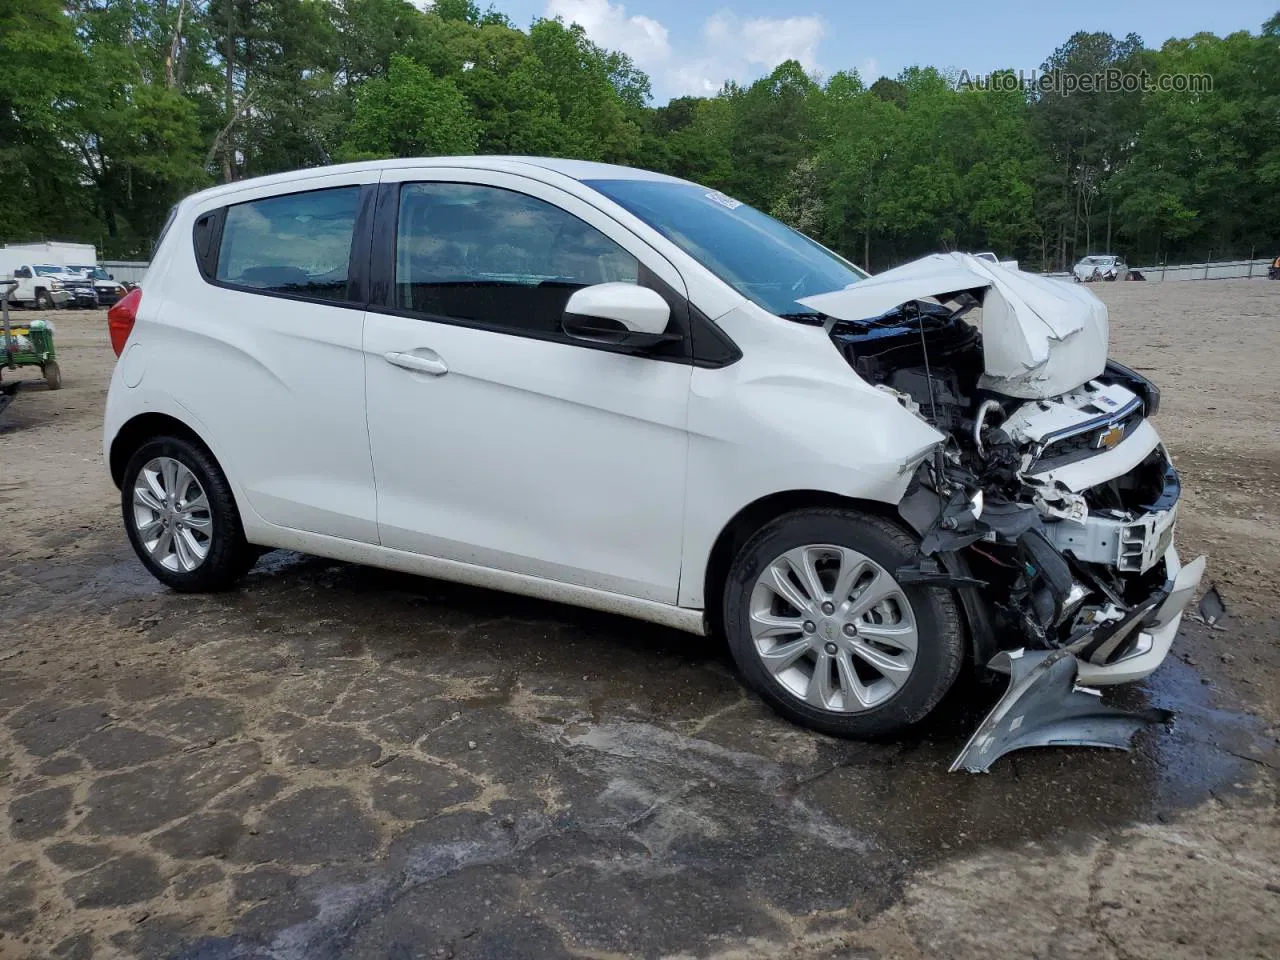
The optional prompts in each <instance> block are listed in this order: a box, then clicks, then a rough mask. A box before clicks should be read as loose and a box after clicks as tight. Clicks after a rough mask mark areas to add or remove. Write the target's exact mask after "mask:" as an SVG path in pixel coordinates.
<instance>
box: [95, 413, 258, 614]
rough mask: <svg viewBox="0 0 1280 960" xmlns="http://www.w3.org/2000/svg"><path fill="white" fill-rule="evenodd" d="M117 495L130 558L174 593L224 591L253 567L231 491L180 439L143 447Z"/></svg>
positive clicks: (203, 453)
mask: <svg viewBox="0 0 1280 960" xmlns="http://www.w3.org/2000/svg"><path fill="white" fill-rule="evenodd" d="M120 494H121V508H122V511H123V513H124V525H125V530H127V531H128V534H129V542H130V543H132V544H133V549H134V552H135V553H137V555H138V558H139V559H140V560H141V561H142V563H143V565H144V566H146V568H147V569H148V570H150V571H151V573H152V575H153V576H155V578H156V579H157V580H159V581H161V582H162V583H165V584H167V585H168V586H170V587H172V588H173V589H175V590H181V591H183V592H188V593H203V592H208V591H213V590H225V589H226V588H228V587H230V586H232V585H233V584H234V583H235V582H236V581H237V580H239V579H240V578H241V577H242V576H243V575H244V574H245V573H246V572H248V570H249V568H250V567H251V566H252V565H253V563H254V561H255V560H256V559H257V554H256V552H255V551H254V550H253V548H252V547H251V546H250V545H249V544H248V543H247V542H246V541H245V538H244V530H243V528H242V527H241V525H240V513H239V511H238V510H237V509H236V504H235V499H234V498H233V497H232V494H231V485H230V484H229V483H228V482H227V478H226V477H225V476H224V475H223V473H222V470H221V468H219V466H218V464H217V462H216V461H215V460H214V459H213V457H212V455H211V454H210V453H209V452H208V451H207V450H205V449H204V448H203V447H200V446H197V445H196V444H193V443H191V442H190V441H188V440H184V439H182V438H180V437H157V438H156V439H154V440H150V441H148V442H147V443H145V444H143V445H142V447H140V448H139V449H138V451H137V452H136V453H135V454H134V455H133V457H132V458H131V459H130V460H129V464H128V466H127V467H126V468H125V471H124V478H123V481H122V483H121V486H120Z"/></svg>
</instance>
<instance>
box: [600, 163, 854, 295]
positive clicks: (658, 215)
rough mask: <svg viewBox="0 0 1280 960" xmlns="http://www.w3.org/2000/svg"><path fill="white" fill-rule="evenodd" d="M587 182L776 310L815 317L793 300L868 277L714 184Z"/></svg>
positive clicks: (718, 275) (739, 290) (709, 268)
mask: <svg viewBox="0 0 1280 960" xmlns="http://www.w3.org/2000/svg"><path fill="white" fill-rule="evenodd" d="M587 185H588V186H590V187H592V188H594V189H596V190H598V191H600V192H601V193H603V194H604V195H605V196H606V197H608V198H609V199H611V200H613V201H615V202H617V203H618V204H620V205H622V206H623V207H625V208H626V209H627V210H629V211H630V212H631V213H633V214H635V215H636V216H637V217H639V218H640V219H641V220H643V221H644V222H645V223H647V224H648V225H649V226H651V227H653V228H654V229H655V230H657V231H658V232H659V233H661V234H662V235H663V236H664V237H666V238H667V239H668V240H670V241H671V242H672V243H674V244H675V245H676V246H678V247H679V248H680V249H681V250H683V251H684V252H685V253H687V254H689V256H691V257H693V258H694V259H695V260H697V261H698V262H699V263H701V264H702V265H703V266H704V267H706V268H707V269H708V270H710V271H711V272H712V273H714V274H715V275H716V276H717V277H719V278H720V279H721V280H723V281H724V282H725V283H727V284H729V286H731V287H733V288H734V289H735V290H737V291H738V292H739V293H741V294H742V295H743V296H745V297H749V298H750V299H752V300H754V301H755V302H756V303H758V304H759V305H760V306H762V307H764V308H765V309H766V310H768V311H769V312H770V313H775V314H777V315H778V316H781V317H792V318H795V317H800V316H817V315H818V314H817V312H816V311H815V310H812V309H810V308H809V307H805V306H803V305H801V304H799V303H797V302H796V301H797V300H799V299H800V298H802V297H810V296H813V295H814V294H816V293H829V292H831V291H832V290H840V289H843V288H844V287H847V286H849V285H850V284H851V283H857V282H858V281H859V280H862V279H864V278H865V277H866V276H867V275H866V274H865V273H863V272H862V271H861V270H859V269H858V268H857V267H855V266H854V265H853V264H851V263H849V262H848V261H846V260H843V259H841V258H840V257H838V256H836V255H835V254H834V253H832V252H831V251H830V250H827V249H826V248H825V247H823V246H821V245H820V244H817V243H815V242H814V241H812V240H810V239H809V238H808V237H806V236H804V235H803V234H801V233H797V232H796V231H795V230H792V229H791V228H790V227H788V226H786V225H785V224H783V223H780V222H779V221H777V220H775V219H773V217H770V216H766V215H765V214H763V213H761V212H760V211H759V210H756V209H754V208H753V207H749V206H747V205H746V204H745V203H741V202H740V201H738V200H734V199H733V198H732V197H727V196H725V195H724V194H723V193H720V192H719V191H716V190H708V189H707V188H706V187H700V186H697V185H696V184H692V183H673V182H671V181H663V180H590V181H587Z"/></svg>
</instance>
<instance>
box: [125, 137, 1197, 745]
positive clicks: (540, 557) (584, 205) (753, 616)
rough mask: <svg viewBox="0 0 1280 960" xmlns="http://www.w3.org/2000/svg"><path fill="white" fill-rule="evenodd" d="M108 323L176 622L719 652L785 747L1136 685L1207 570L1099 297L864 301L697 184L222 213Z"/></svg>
mask: <svg viewBox="0 0 1280 960" xmlns="http://www.w3.org/2000/svg"><path fill="white" fill-rule="evenodd" d="M979 306H980V307H981V316H982V321H981V328H982V329H981V330H979V328H978V327H977V326H975V325H974V324H971V323H970V322H969V321H968V320H967V319H965V318H964V317H965V314H966V313H967V312H968V311H969V310H971V309H973V308H975V307H979ZM976 315H977V314H975V316H976ZM109 323H110V327H111V334H112V339H113V343H114V346H115V348H116V351H117V353H118V354H119V355H120V359H119V362H118V363H117V366H116V369H115V373H114V376H113V378H112V382H111V389H110V394H109V396H108V400H107V409H106V426H105V453H106V457H107V461H108V463H109V465H110V470H111V475H112V477H113V479H114V480H115V482H116V483H117V484H118V485H119V487H120V490H121V494H122V505H123V513H124V522H125V527H126V529H127V531H128V536H129V539H130V541H131V542H132V544H133V547H134V549H135V550H136V551H137V554H138V556H139V557H140V558H141V560H142V562H143V563H144V564H145V565H146V566H147V568H148V569H149V570H150V571H151V572H152V573H153V574H154V575H155V576H156V577H158V578H159V579H160V580H162V581H163V582H164V583H166V584H168V585H170V586H171V587H173V588H174V589H177V590H190V591H194V590H213V589H218V588H225V587H227V586H229V585H230V584H232V583H233V582H235V581H236V580H237V578H239V577H240V576H241V575H242V574H244V572H245V571H246V570H247V569H248V568H249V567H250V565H251V564H252V563H253V562H254V559H255V558H256V557H257V556H258V554H259V553H260V551H261V549H263V548H286V549H291V550H299V551H304V552H307V553H312V554H318V555H322V556H326V557H332V558H335V559H339V560H346V561H353V562H358V563H366V564H371V565H374V566H380V567H387V568H393V569H397V570H403V571H410V572H413V573H419V574H424V575H428V576H433V577H439V578H442V579H447V580H457V581H463V582H466V583H472V584H478V585H481V586H486V587H492V588H495V589H501V590H508V591H513V592H517V593H523V594H529V595H532V596H538V597H545V598H548V599H552V600H558V601H563V602H565V603H571V604H579V605H582V606H586V607H594V608H597V609H601V610H610V611H614V612H617V613H620V614H625V615H628V616H632V617H638V618H641V619H645V620H650V621H654V622H656V623H661V624H666V625H669V626H672V627H676V628H679V629H682V630H687V631H691V632H694V633H702V632H705V631H716V632H721V633H723V634H724V635H725V636H726V637H727V639H728V643H729V645H730V647H731V649H732V653H733V656H734V658H735V660H736V662H737V664H738V666H739V668H740V669H741V671H742V674H743V676H744V677H745V679H746V680H747V682H748V683H749V684H750V685H751V686H752V687H754V688H755V689H756V690H757V691H759V693H760V694H761V695H762V696H763V697H764V698H765V699H766V700H767V701H768V702H769V703H770V704H772V705H773V706H774V707H775V708H777V709H778V710H780V711H781V712H783V713H784V714H786V715H788V716H789V717H791V718H793V719H795V720H797V721H799V722H802V723H804V724H807V725H809V726H812V727H815V728H818V729H821V730H826V731H830V732H835V733H841V734H853V735H863V734H876V733H883V732H886V731H889V730H892V729H896V728H900V727H902V726H904V725H906V724H909V723H912V722H914V721H917V720H919V719H920V718H922V717H923V716H925V715H926V714H927V713H928V712H929V711H930V710H931V709H932V708H933V707H934V706H935V705H936V704H937V703H938V701H939V700H940V699H941V697H942V696H943V694H944V693H945V692H946V691H947V689H948V688H949V687H950V686H951V685H952V682H953V681H954V680H955V679H956V676H957V674H958V672H959V671H960V669H961V666H962V663H964V662H965V661H966V660H967V661H969V662H971V663H972V664H974V666H975V668H977V669H979V670H981V669H985V668H986V666H987V664H988V663H989V662H991V661H992V660H993V658H996V659H999V658H998V657H997V655H998V654H1000V653H1001V652H1002V651H1010V650H1016V649H1018V648H1024V649H1026V650H1029V651H1040V652H1045V653H1046V658H1047V659H1048V660H1050V661H1052V662H1054V663H1058V662H1061V661H1062V660H1063V658H1064V654H1063V651H1067V652H1069V654H1070V658H1069V659H1070V660H1071V661H1072V662H1073V663H1074V664H1075V667H1076V670H1077V671H1078V674H1079V679H1080V681H1081V682H1086V683H1091V684H1102V683H1107V682H1119V681H1124V680H1132V679H1136V678H1138V677H1142V676H1145V675H1146V674H1148V673H1150V672H1151V671H1152V670H1154V669H1155V668H1156V666H1157V665H1158V664H1159V663H1160V661H1161V660H1162V659H1163V658H1164V656H1165V654H1166V652H1167V651H1168V649H1169V644H1170V642H1171V640H1172V638H1173V634H1174V632H1175V631H1176V629H1177V626H1178V621H1179V618H1180V616H1181V611H1182V608H1183V606H1184V605H1185V604H1186V603H1187V601H1188V599H1189V598H1190V596H1191V594H1192V592H1193V591H1194V589H1195V587H1196V584H1197V583H1198V581H1199V578H1200V575H1201V572H1202V570H1203V561H1200V560H1198V561H1197V562H1196V563H1195V564H1188V565H1187V566H1186V567H1185V568H1184V567H1183V566H1182V565H1181V564H1180V563H1179V561H1178V556H1177V554H1176V552H1175V551H1174V549H1173V545H1172V543H1171V539H1172V533H1173V523H1174V518H1175V516H1176V511H1177V501H1178V478H1177V474H1176V473H1175V472H1174V471H1173V468H1172V466H1171V463H1170V460H1169V458H1168V456H1167V454H1166V453H1165V451H1164V448H1163V446H1162V445H1161V444H1160V442H1159V439H1158V437H1157V435H1156V433H1155V430H1154V429H1153V428H1152V426H1151V424H1150V420H1149V418H1150V417H1151V416H1152V415H1153V414H1155V412H1156V407H1157V405H1158V401H1159V392H1158V391H1157V390H1156V389H1155V388H1154V387H1153V386H1152V385H1151V384H1150V383H1149V382H1147V381H1146V380H1145V379H1143V378H1142V377H1140V376H1138V375H1137V374H1134V373H1133V372H1132V371H1130V370H1128V369H1126V368H1124V367H1122V366H1120V365H1118V364H1115V363H1112V362H1109V361H1108V360H1107V356H1106V350H1107V318H1106V311H1105V308H1103V307H1102V305H1101V303H1100V302H1099V301H1098V300H1097V299H1096V298H1095V297H1094V296H1093V295H1092V294H1091V293H1089V292H1088V291H1086V290H1084V289H1083V288H1081V287H1076V286H1073V285H1071V284H1069V283H1062V282H1060V281H1056V280H1048V279H1043V278H1040V277H1034V276H1031V275H1028V274H1025V273H1021V272H1018V271H1016V270H1010V269H1007V268H1005V267H1002V266H1000V265H998V264H991V263H987V262H985V261H981V260H977V259H975V258H972V257H967V256H964V255H960V254H955V255H947V256H937V257H930V258H926V259H925V260H922V261H917V262H915V263H912V264H908V265H907V266H905V267H901V268H898V269H896V270H892V271H889V272H887V273H885V274H881V275H879V276H876V277H872V278H869V277H868V276H867V275H866V274H864V273H863V272H862V271H860V270H858V269H857V268H856V267H854V266H853V265H851V264H850V263H848V262H846V261H845V260H843V259H842V258H841V257H839V256H837V255H836V254H834V253H832V252H830V251H829V250H827V249H825V248H824V247H822V246H820V245H819V244H817V243H815V242H813V241H811V240H809V239H807V238H805V237H804V236H802V235H800V234H798V233H796V232H794V231H793V230H791V229H789V228H788V227H786V226H784V225H782V224H781V223H778V222H777V221H775V220H773V219H771V218H770V217H767V216H765V215H764V214H761V213H759V212H758V211H756V210H754V209H752V208H751V207H749V206H746V205H744V204H742V203H740V202H738V201H736V200H734V199H732V198H731V197H728V196H725V195H724V194H722V193H719V192H716V191H713V190H708V189H707V188H705V187H700V186H697V185H695V184H692V183H688V182H685V181H681V180H677V179H674V178H671V177H666V176H661V175H657V174H652V173H646V172H643V171H638V170H632V169H626V168H620V167H612V166H606V165H602V164H594V163H585V162H576V161H568V160H544V159H536V158H517V157H512V158H497V157H465V158H433V159H424V160H395V161H385V162H377V163H363V164H356V165H350V166H340V167H329V168H321V169H315V170H305V171H299V172H295V173H289V174H283V175H279V176H272V177H265V178H262V179H258V180H249V181H245V182H241V183H234V184H229V185H226V186H222V187H217V188H214V189H212V190H206V191H204V192H202V193H198V194H196V195H194V196H191V197H188V198H187V199H186V200H184V201H182V202H181V203H180V204H179V205H178V206H177V207H176V208H175V210H174V212H173V214H172V216H171V217H170V221H169V223H168V225H167V227H166V229H165V232H164V234H163V236H162V238H161V240H160V242H159V244H158V247H157V250H156V253H155V257H154V260H153V262H152V264H151V267H150V269H149V271H148V273H147V276H146V278H145V280H144V281H143V283H142V285H141V289H140V291H135V292H134V293H132V294H131V295H130V296H129V297H127V298H126V299H125V300H124V301H122V302H121V303H120V304H119V305H117V306H116V307H115V308H113V310H112V312H111V316H110V321H109ZM1050 652H1051V653H1052V656H1049V653H1050ZM1006 659H1007V658H1006Z"/></svg>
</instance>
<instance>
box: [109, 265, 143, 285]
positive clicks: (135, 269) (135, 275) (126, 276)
mask: <svg viewBox="0 0 1280 960" xmlns="http://www.w3.org/2000/svg"><path fill="white" fill-rule="evenodd" d="M148 266H150V264H148V263H147V262H146V261H145V260H103V261H102V269H104V270H106V271H107V273H109V274H111V275H112V276H113V277H115V278H116V279H117V280H128V281H130V282H132V283H140V282H141V281H142V275H143V274H144V273H146V272H147V267H148Z"/></svg>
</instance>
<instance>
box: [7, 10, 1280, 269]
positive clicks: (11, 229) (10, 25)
mask: <svg viewBox="0 0 1280 960" xmlns="http://www.w3.org/2000/svg"><path fill="white" fill-rule="evenodd" d="M0 64H3V65H4V69H3V70H0V191H3V196H4V202H3V203H0V240H3V241H9V240H26V239H38V238H41V237H46V238H54V237H59V238H66V239H84V240H92V241H94V242H95V243H97V244H98V245H99V248H100V249H101V250H102V251H103V253H104V254H106V255H112V256H138V255H141V256H145V255H146V254H147V251H148V249H149V247H150V242H151V239H152V237H154V235H155V234H156V232H157V231H158V230H159V228H160V226H161V224H162V223H163V221H164V217H165V215H166V212H167V210H168V208H169V207H170V205H171V204H173V203H174V202H175V201H176V200H178V199H179V198H180V197H182V196H183V195H185V194H186V193H189V192H191V191H192V190H196V189H199V188H200V187H202V186H205V185H207V184H210V183H214V182H219V181H227V180H236V179H240V178H243V177H249V176H256V175H259V174H265V173H271V172H275V171H278V170H287V169H293V168H297V167H306V166H316V165H321V164H326V163H330V162H333V161H335V160H339V159H354V158H361V157H384V156H411V155H418V154H453V153H470V152H482V153H514V154H542V155H552V156H567V157H579V158H584V159H591V160H604V161H611V162H619V163H629V164H634V165H637V166H642V167H646V168H651V169H655V170H660V171H664V172H667V173H671V174H674V175H676V176H679V177H684V178H686V179H690V180H695V181H698V182H700V183H704V184H706V185H708V186H710V187H714V188H716V189H720V190H724V191H725V192H727V193H730V194H732V195H734V196H736V197H738V198H739V199H742V200H744V201H747V202H749V203H751V204H753V205H755V206H757V207H759V208H760V209H763V210H768V211H771V212H772V213H773V214H774V215H775V216H778V217H780V218H781V219H783V220H785V221H786V222H788V223H791V224H793V225H795V226H797V227H798V228H799V229H801V230H802V231H804V232H806V233H808V234H810V235H812V236H814V237H815V238H817V239H819V240H821V241H822V242H824V243H826V244H828V245H830V246H832V247H833V248H835V249H837V250H839V251H841V252H842V253H844V254H845V255H846V256H848V257H850V259H855V260H858V261H859V262H862V263H864V264H866V265H867V266H868V267H870V268H874V269H880V268H883V267H885V266H888V265H890V264H892V263H895V262H900V261H902V260H904V259H907V258H909V257H913V256H919V255H921V254H923V253H927V252H930V251H934V250H938V249H968V250H975V249H992V250H995V251H996V252H998V253H999V254H1001V255H1002V256H1016V257H1018V258H1019V259H1020V260H1022V261H1023V262H1024V263H1026V264H1029V265H1032V266H1035V265H1042V266H1045V267H1056V268H1062V267H1064V266H1067V265H1069V264H1070V263H1071V262H1072V261H1074V259H1076V258H1077V257H1079V256H1081V255H1083V254H1085V253H1090V252H1102V251H1104V250H1106V249H1111V250H1115V251H1118V252H1123V253H1125V254H1126V255H1127V256H1128V257H1129V259H1130V262H1140V261H1143V260H1149V259H1151V258H1154V257H1156V256H1162V257H1163V256H1168V257H1170V258H1171V259H1173V260H1177V259H1178V258H1180V257H1194V258H1200V257H1203V256H1205V255H1206V254H1208V253H1209V251H1213V252H1214V254H1215V255H1223V256H1228V255H1233V254H1234V255H1247V254H1248V252H1249V251H1250V250H1251V249H1253V248H1255V247H1256V248H1257V250H1258V252H1259V255H1262V254H1263V253H1264V252H1265V253H1267V254H1270V253H1272V252H1273V251H1280V124H1277V122H1276V118H1277V117H1278V116H1280V13H1278V14H1277V15H1276V16H1275V17H1272V18H1271V19H1270V20H1268V21H1267V23H1266V24H1262V25H1260V29H1259V32H1258V33H1256V34H1252V33H1237V34H1233V35H1231V36H1228V37H1216V36H1212V35H1208V34H1200V35H1197V36H1194V37H1190V38H1185V39H1174V40H1170V41H1168V42H1167V43H1165V45H1164V46H1163V47H1161V48H1160V49H1159V50H1151V49H1147V48H1146V47H1144V46H1143V44H1142V41H1141V40H1140V39H1139V38H1138V37H1136V36H1128V37H1123V38H1116V37H1112V36H1110V35H1108V34H1105V33H1077V34H1075V35H1073V36H1071V37H1070V38H1068V39H1067V41H1066V42H1065V43H1064V44H1063V45H1062V46H1061V47H1059V48H1058V49H1057V50H1055V51H1054V52H1053V53H1052V54H1051V55H1050V56H1049V58H1048V59H1047V60H1046V61H1045V63H1044V65H1043V68H1042V69H1043V70H1044V71H1045V72H1046V73H1048V74H1051V75H1055V74H1062V75H1067V74H1072V75H1080V74H1091V73H1097V72H1102V71H1106V70H1108V69H1115V70H1120V71H1127V72H1137V71H1146V72H1147V74H1148V76H1151V77H1158V76H1161V75H1171V74H1190V73H1195V74H1209V75H1211V76H1212V78H1213V88H1212V91H1211V92H1175V91H1159V90H1148V91H1146V92H1143V91H1138V90H1133V91H1128V92H1098V91H1089V92H1085V91H1080V90H1077V91H1074V92H1071V93H1067V92H1062V91H1048V90H1039V89H1021V88H1019V87H1018V86H1017V85H1016V84H1003V83H998V82H997V83H985V84H979V85H977V86H976V87H975V88H973V89H957V85H956V83H955V81H954V79H953V78H952V77H950V76H946V75H944V74H942V73H939V72H938V71H937V70H934V69H932V68H927V67H912V68H910V69H908V70H904V71H903V72H902V73H900V74H899V75H898V76H896V77H881V78H879V79H877V80H876V81H875V82H874V83H873V84H871V85H870V86H868V85H867V84H866V83H864V81H863V80H862V78H860V77H859V76H858V74H857V73H856V72H854V71H847V72H840V73H836V74H834V75H833V76H831V77H830V78H829V79H827V80H826V81H825V82H821V83H820V82H819V81H818V80H817V79H816V78H814V77H810V76H808V75H806V74H805V72H804V70H803V69H802V68H801V66H800V65H799V64H798V63H796V62H794V61H789V62H786V63H783V64H781V65H779V66H778V67H777V68H776V69H774V70H773V71H772V72H771V73H770V74H769V75H768V76H765V77H762V78H760V79H759V80H757V81H755V82H754V83H751V84H749V85H739V84H736V83H733V82H728V83H726V84H725V86H724V88H723V89H722V90H721V91H720V93H719V94H718V95H716V96H713V97H680V98H678V99H675V100H672V101H671V102H670V103H667V104H664V105H653V104H652V103H651V100H652V93H651V87H650V82H649V78H648V77H647V76H646V75H645V74H644V73H643V72H642V71H641V70H639V69H637V68H636V66H635V64H634V63H633V62H632V61H631V60H630V58H628V57H627V56H626V55H625V54H622V53H620V52H618V51H611V50H605V49H602V48H601V47H599V46H597V45H596V44H594V43H593V42H591V40H590V39H588V37H587V36H586V34H585V33H584V31H583V30H582V28H581V27H578V26H576V25H567V24H565V23H563V22H561V21H559V20H545V19H544V20H537V21H535V22H534V23H533V24H532V25H531V26H530V27H529V28H528V29H527V30H522V29H517V28H516V27H515V26H514V25H513V24H512V22H511V20H510V19H509V18H508V17H507V16H506V15H505V14H503V13H502V12H501V11H499V10H496V9H494V8H493V7H492V6H490V7H487V9H483V10H482V9H481V7H480V5H479V3H478V2H477V0H436V2H435V3H434V4H433V5H431V6H429V7H428V8H427V9H425V10H423V9H421V8H420V7H418V6H416V5H414V4H413V3H411V2H409V0H110V2H106V3H104V2H95V3H82V2H77V3H66V4H63V3H59V2H58V0H0Z"/></svg>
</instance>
